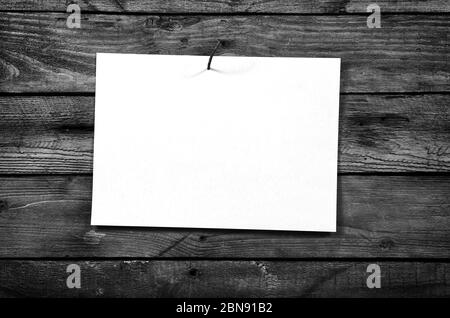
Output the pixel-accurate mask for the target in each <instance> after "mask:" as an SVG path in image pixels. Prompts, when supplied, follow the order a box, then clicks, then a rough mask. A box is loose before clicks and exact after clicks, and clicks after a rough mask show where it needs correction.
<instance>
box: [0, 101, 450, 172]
mask: <svg viewBox="0 0 450 318" xmlns="http://www.w3.org/2000/svg"><path fill="white" fill-rule="evenodd" d="M449 106H450V94H449V95H441V94H430V95H341V105H340V108H341V109H340V132H339V162H338V167H339V171H340V172H344V173H346V172H409V171H422V172H449V171H450V107H449ZM124 107H125V108H126V106H125V105H124ZM119 129H120V126H119ZM93 134H94V97H89V96H62V97H60V96H25V97H17V96H16V97H14V96H0V150H1V151H0V174H34V173H38V174H44V173H46V174H73V173H92V159H93V151H92V147H93Z"/></svg>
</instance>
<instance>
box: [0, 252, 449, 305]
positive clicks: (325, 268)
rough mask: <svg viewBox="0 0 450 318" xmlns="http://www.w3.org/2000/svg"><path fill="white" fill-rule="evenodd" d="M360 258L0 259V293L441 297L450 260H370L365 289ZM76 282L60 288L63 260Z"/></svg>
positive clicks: (446, 293) (364, 266) (64, 276)
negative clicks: (370, 280) (377, 278)
mask: <svg viewBox="0 0 450 318" xmlns="http://www.w3.org/2000/svg"><path fill="white" fill-rule="evenodd" d="M370 263H371V262H370V261H366V262H340V261H338V262H318V261H314V262H311V261H308V262H304V261H287V262H286V261H275V262H274V261H134V260H131V261H121V260H117V261H70V260H67V261H0V296H3V297H24V296H26V297H183V298H186V297H433V296H434V297H436V296H439V297H443V296H447V297H448V296H449V295H450V281H449V277H450V264H449V263H442V262H437V263H424V262H377V264H378V265H379V266H380V270H381V288H380V289H376V288H374V289H369V288H368V287H367V284H366V281H367V277H368V276H369V275H370V273H367V272H366V271H367V266H368V265H369V264H370ZM70 264H77V265H78V266H80V274H81V275H80V277H81V286H80V287H81V288H79V289H69V288H67V284H66V280H67V277H68V276H69V274H68V273H66V269H67V266H69V265H70Z"/></svg>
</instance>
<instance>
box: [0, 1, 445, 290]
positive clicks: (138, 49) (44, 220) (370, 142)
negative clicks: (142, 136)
mask: <svg viewBox="0 0 450 318" xmlns="http://www.w3.org/2000/svg"><path fill="white" fill-rule="evenodd" d="M69 3H78V4H79V5H80V7H81V28H79V29H70V28H68V27H67V26H66V19H67V17H68V15H69V13H67V12H66V8H67V5H68V4H69ZM370 3H377V4H378V5H379V6H380V7H381V28H379V29H377V28H374V29H369V28H368V27H367V24H366V20H367V17H368V15H369V13H367V12H366V8H367V6H368V4H370ZM449 13H450V2H449V1H446V0H410V1H406V0H379V1H363V0H345V1H344V0H317V1H314V0H273V1H268V0H256V1H249V0H215V1H211V0H185V1H180V0H169V1H163V0H149V1H145V0H114V1H113V0H84V1H81V0H80V1H76V0H74V1H58V0H48V1H38V0H30V1H24V0H19V1H17V0H2V1H0V296H4V297H17V296H19V297H20V296H37V297H51V296H56V297H71V296H84V297H105V296H106V297H171V296H178V297H184V296H190V297H208V296H209V297H221V296H229V297H230V296H231V297H240V296H241V297H252V296H257V297H266V296H271V297H277V296H278V297H299V296H305V297H337V296H343V297H354V296H361V297H382V296H398V297H404V296H411V297H423V296H449V295H450V274H449V272H450V262H449V260H450V85H449V83H450V63H449V56H450V46H449V44H450V43H449V42H450V41H449V37H448V32H449V30H450V19H449ZM217 39H221V40H223V41H224V46H223V47H222V48H221V49H219V51H218V54H227V55H247V56H293V57H294V56H295V57H340V58H341V59H342V74H341V113H340V132H339V162H338V167H339V181H338V231H337V233H308V232H302V233H296V232H268V231H226V230H188V229H156V228H113V227H92V226H90V225H89V222H90V208H91V195H92V193H91V187H92V159H93V153H92V145H93V138H94V93H95V53H96V52H117V53H142V54H146V53H152V54H193V55H209V54H210V52H211V50H212V49H213V48H214V46H215V45H216V42H217ZM123 107H124V111H126V105H123ZM118 129H120V123H118ZM373 263H374V264H378V265H379V266H380V268H381V275H382V278H381V282H382V288H381V289H369V288H367V286H366V278H367V276H368V275H369V274H368V273H367V272H366V269H367V266H368V265H369V264H373ZM68 264H78V265H79V266H80V267H81V272H82V288H81V289H68V288H67V287H66V284H65V280H66V278H67V275H68V274H67V273H66V267H67V265H68Z"/></svg>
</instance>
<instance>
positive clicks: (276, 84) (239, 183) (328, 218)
mask: <svg viewBox="0 0 450 318" xmlns="http://www.w3.org/2000/svg"><path fill="white" fill-rule="evenodd" d="M207 63H208V57H205V56H168V55H135V54H103V53H102V54H97V70H96V73H97V74H96V94H95V136H94V181H93V199H92V200H93V202H92V220H91V221H92V222H91V223H92V225H108V226H148V227H181V228H220V229H255V230H289V231H327V232H334V231H336V185H337V153H338V118H339V78H340V59H334V58H274V57H224V56H215V57H214V58H213V60H212V65H211V66H212V69H211V70H206V66H207Z"/></svg>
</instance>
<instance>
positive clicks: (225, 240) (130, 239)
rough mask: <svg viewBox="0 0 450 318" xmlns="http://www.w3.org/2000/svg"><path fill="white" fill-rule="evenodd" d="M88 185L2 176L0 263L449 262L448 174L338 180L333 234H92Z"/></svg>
mask: <svg viewBox="0 0 450 318" xmlns="http://www.w3.org/2000/svg"><path fill="white" fill-rule="evenodd" d="M91 183H92V179H91V177H88V176H35V177H1V178H0V257H15V258H23V257H33V258H35V257H155V258H161V257H163V258H164V257H192V258H236V257H238V258H313V257H321V258H324V257H331V258H342V257H358V258H363V257H377V258H383V257H395V258H402V257H417V258H426V257H429V258H448V257H450V196H449V189H450V176H365V175H360V176H358V175H354V176H353V175H352V176H341V177H339V179H338V189H337V191H338V203H337V205H338V208H337V210H338V211H337V218H338V223H337V226H338V228H337V233H314V232H311V233H309V232H274V231H237V230H235V231H233V230H199V229H164V228H136V227H93V226H90V216H91V196H92V192H91V190H92V185H91ZM124 212H126V211H124ZM142 212H144V211H142ZM274 213H277V211H274Z"/></svg>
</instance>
